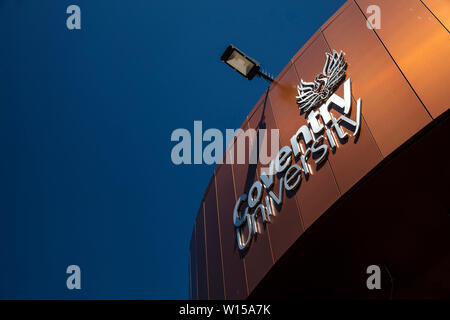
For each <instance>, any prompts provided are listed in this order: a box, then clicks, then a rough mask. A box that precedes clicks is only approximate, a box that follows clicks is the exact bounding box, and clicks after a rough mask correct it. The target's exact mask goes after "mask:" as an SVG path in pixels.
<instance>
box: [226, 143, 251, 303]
mask: <svg viewBox="0 0 450 320" xmlns="http://www.w3.org/2000/svg"><path fill="white" fill-rule="evenodd" d="M233 148H234V141H233ZM232 163H234V150H233V162H232ZM231 177H232V178H233V188H234V189H233V191H234V199H237V193H236V182H235V181H234V169H233V165H231ZM241 259H242V264H243V265H244V274H245V285H246V289H247V297H248V296H249V294H250V292H249V288H248V278H247V265H246V263H245V257H242V258H241Z"/></svg>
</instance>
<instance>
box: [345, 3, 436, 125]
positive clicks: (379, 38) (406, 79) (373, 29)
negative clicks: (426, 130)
mask: <svg viewBox="0 0 450 320" xmlns="http://www.w3.org/2000/svg"><path fill="white" fill-rule="evenodd" d="M353 2H354V3H355V5H356V6H357V8H358V9H359V11H360V12H361V14H362V16H363V18H364V21H366V22H368V23H370V22H369V20H367V18H366V15H365V14H364V11H362V9H361V7H360V6H359V4H358V3H357V2H356V0H353ZM372 31H373V33H374V34H375V36H376V37H377V38H378V41H380V43H381V45H382V46H383V48H384V50H386V52H387V53H388V55H389V57H391V59H392V61H393V62H394V64H395V66H396V67H397V69H398V70H399V71H400V74H401V75H402V76H403V78H404V79H405V81H406V83H407V84H408V86H409V87H410V88H411V90H412V92H414V94H415V95H416V97H417V99H418V100H419V102H420V103H421V104H422V106H423V108H424V109H425V111H426V112H427V114H428V116H429V117H430V118H431V120H433V116H432V115H431V113H430V112H429V111H428V109H427V107H426V106H425V104H424V103H423V101H422V99H420V97H419V95H418V94H417V92H416V90H414V88H413V86H412V85H411V83H410V82H409V80H408V78H406V76H405V74H404V73H403V71H402V69H401V68H400V66H399V65H398V64H397V61H395V59H394V57H393V56H392V54H391V53H390V52H389V50H388V48H387V47H386V45H385V44H384V42H383V41H382V40H381V37H380V36H379V35H378V33H377V32H376V31H375V28H372Z"/></svg>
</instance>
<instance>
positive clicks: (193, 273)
mask: <svg viewBox="0 0 450 320" xmlns="http://www.w3.org/2000/svg"><path fill="white" fill-rule="evenodd" d="M195 244H196V243H195V225H194V230H193V231H192V237H191V244H190V249H189V251H190V257H191V262H190V289H191V299H193V300H195V299H197V258H196V255H195Z"/></svg>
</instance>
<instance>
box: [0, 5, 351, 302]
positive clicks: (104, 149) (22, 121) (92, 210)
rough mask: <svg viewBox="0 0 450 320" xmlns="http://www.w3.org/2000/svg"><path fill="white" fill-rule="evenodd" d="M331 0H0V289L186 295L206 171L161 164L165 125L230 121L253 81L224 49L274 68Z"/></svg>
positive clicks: (40, 294) (329, 10) (252, 97)
mask: <svg viewBox="0 0 450 320" xmlns="http://www.w3.org/2000/svg"><path fill="white" fill-rule="evenodd" d="M344 2H345V1H344V0H338V1H337V0H321V1H306V0H297V1H238V0H229V1H222V0H215V1H181V0H180V1H167V0H164V1H162V0H161V1H149V0H128V1H124V0H95V1H92V0H89V1H88V0H84V1H81V0H70V1H69V0H58V1H54V0H40V1H36V0H0V41H1V47H0V148H1V149H0V150H1V156H0V216H1V221H0V298H40V299H45V298H58V299H67V298H69V299H70V298H105V299H108V298H120V299H133V298H135V299H140V298H146V299H185V298H188V288H189V281H188V261H189V259H188V258H189V251H188V247H189V240H190V236H191V232H192V227H193V222H194V218H195V215H196V213H197V210H198V207H199V205H200V200H201V198H202V196H203V193H204V191H205V188H206V186H207V184H208V182H209V179H210V177H211V174H212V172H213V169H214V167H213V166H207V165H191V166H175V165H173V164H172V162H171V159H170V151H171V149H172V147H173V146H174V143H173V142H171V141H170V135H171V133H172V131H173V130H174V129H176V128H187V129H189V130H192V128H193V121H194V120H202V121H203V127H204V129H207V128H219V129H221V130H225V128H237V127H239V126H240V125H241V123H242V121H243V119H244V117H245V116H246V115H247V113H248V112H249V111H250V110H251V108H252V107H253V106H254V104H255V103H256V101H257V100H258V98H259V97H260V96H261V94H262V93H263V92H264V90H265V88H266V87H267V83H266V82H265V81H264V80H260V79H255V80H253V81H251V82H249V81H247V80H246V79H244V78H242V77H241V76H239V75H238V74H237V73H236V72H235V71H233V70H231V69H230V68H228V67H226V66H225V65H224V64H223V63H222V62H220V61H219V57H220V55H221V53H222V52H223V50H224V49H225V47H226V46H227V45H228V44H229V43H233V44H234V45H236V46H237V47H239V48H240V49H242V50H243V51H244V52H246V53H247V54H249V55H250V56H252V57H254V58H255V59H257V60H258V61H260V62H262V63H263V65H264V67H265V68H266V69H267V70H268V71H270V72H271V73H273V74H274V75H276V74H278V73H279V72H280V71H281V70H282V68H283V67H284V66H285V65H286V63H287V62H288V61H289V59H290V58H291V57H292V56H293V55H294V54H295V53H296V52H297V50H298V49H300V48H301V46H302V45H303V44H304V43H305V42H306V41H307V40H308V39H309V38H310V36H311V35H312V34H313V33H314V32H315V31H316V30H317V29H318V28H319V27H320V26H321V25H322V24H323V23H324V22H325V21H326V20H327V19H328V18H329V17H330V16H331V15H332V14H333V13H334V12H335V11H336V10H337V9H338V8H339V7H340V6H341V5H342V4H343V3H344ZM71 4H77V5H79V6H80V7H81V12H82V30H79V31H69V30H68V29H67V28H66V19H67V16H68V15H67V14H66V8H67V7H68V6H69V5H71ZM71 264H77V265H79V266H80V267H81V271H82V290H81V291H76V290H73V291H69V290H67V288H66V277H67V275H66V273H65V270H66V267H67V266H68V265H71Z"/></svg>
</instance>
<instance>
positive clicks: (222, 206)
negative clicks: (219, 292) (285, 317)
mask: <svg viewBox="0 0 450 320" xmlns="http://www.w3.org/2000/svg"><path fill="white" fill-rule="evenodd" d="M216 185H217V204H218V206H219V227H220V236H221V240H222V241H221V242H222V255H223V274H224V278H225V298H226V299H230V300H236V299H245V298H246V297H247V279H246V277H245V270H244V260H243V259H242V258H241V256H240V252H239V248H238V247H237V243H236V233H235V232H234V224H233V209H234V205H235V203H236V197H235V193H234V183H233V170H232V168H231V165H230V164H222V165H219V166H218V167H217V169H216Z"/></svg>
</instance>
